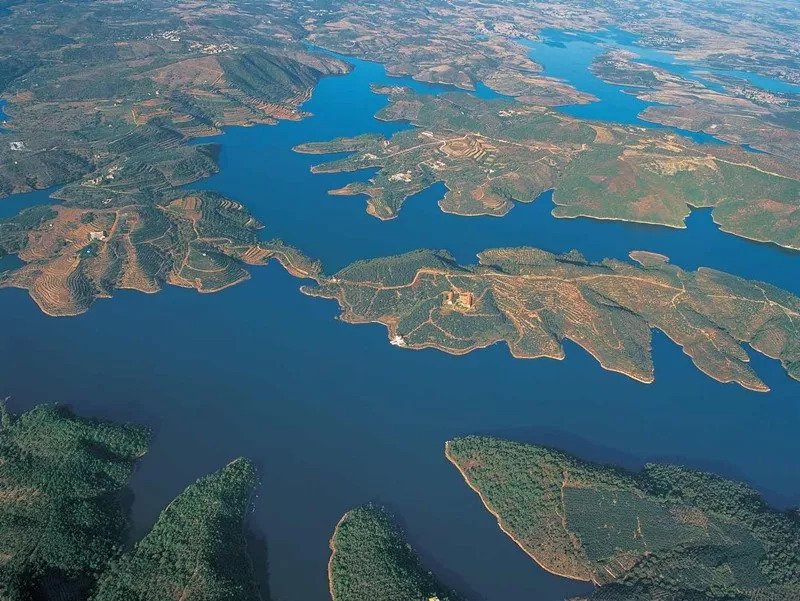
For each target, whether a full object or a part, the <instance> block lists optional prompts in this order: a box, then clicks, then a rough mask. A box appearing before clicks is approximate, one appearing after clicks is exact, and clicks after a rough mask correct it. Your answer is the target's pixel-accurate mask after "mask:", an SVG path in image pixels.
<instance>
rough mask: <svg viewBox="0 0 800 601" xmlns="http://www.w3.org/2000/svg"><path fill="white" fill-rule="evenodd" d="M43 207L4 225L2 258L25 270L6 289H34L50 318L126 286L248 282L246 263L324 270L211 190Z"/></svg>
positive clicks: (212, 288) (0, 282)
mask: <svg viewBox="0 0 800 601" xmlns="http://www.w3.org/2000/svg"><path fill="white" fill-rule="evenodd" d="M126 199H127V200H128V201H129V203H125V202H124V200H125V199H118V202H117V203H109V204H108V205H107V206H102V205H101V207H102V208H97V209H96V208H92V207H85V206H82V205H81V204H78V203H72V202H71V203H64V204H61V205H54V206H46V207H35V208H32V209H28V210H26V211H23V212H22V213H20V214H19V215H17V216H16V217H13V218H10V219H6V220H3V221H0V256H1V255H4V254H15V255H17V256H18V257H19V258H20V259H22V260H23V261H24V262H25V264H24V265H23V266H22V267H19V268H18V269H15V270H12V271H9V272H5V273H3V274H0V287H8V286H11V287H17V288H24V289H27V290H28V292H29V293H30V295H31V297H32V298H33V300H34V301H36V303H37V304H38V305H39V307H40V308H41V309H42V311H44V312H45V313H47V314H49V315H76V314H79V313H83V312H84V311H86V310H88V309H89V307H90V306H91V305H92V303H93V302H94V301H95V300H96V299H97V298H106V297H110V296H111V295H112V294H113V292H114V290H116V289H118V288H125V289H132V290H139V291H141V292H157V291H158V290H159V289H161V287H162V286H163V285H164V284H171V285H174V286H182V287H185V288H195V289H196V290H198V291H200V292H216V291H218V290H221V289H223V288H226V287H228V286H232V285H234V284H236V283H238V282H241V281H242V280H245V279H247V278H248V277H249V274H248V271H247V270H246V269H245V265H263V264H265V263H267V262H268V261H270V260H271V259H273V258H274V259H277V260H278V261H280V262H281V263H282V264H283V265H284V266H285V267H286V268H287V269H288V270H289V271H291V272H292V273H293V274H294V275H297V276H299V277H308V276H311V275H314V274H315V273H316V272H317V271H318V270H319V265H318V264H316V263H314V262H313V261H310V260H308V259H307V258H305V257H304V256H303V255H302V254H301V253H299V252H298V251H296V250H294V249H292V248H290V247H287V246H285V245H284V244H282V243H281V242H279V241H273V242H262V241H260V240H259V239H258V235H257V231H258V229H260V228H261V227H262V226H261V224H260V223H259V222H258V221H257V220H255V219H254V218H253V217H252V216H251V215H250V213H249V212H248V211H247V209H245V208H244V207H243V206H242V205H240V204H238V203H235V202H233V201H230V200H228V199H226V198H224V197H222V196H219V195H218V194H215V193H211V192H192V193H188V192H177V191H175V192H173V193H171V194H169V193H164V194H163V195H162V196H160V197H159V199H158V200H156V201H154V202H151V203H147V202H143V201H142V202H136V199H135V197H126Z"/></svg>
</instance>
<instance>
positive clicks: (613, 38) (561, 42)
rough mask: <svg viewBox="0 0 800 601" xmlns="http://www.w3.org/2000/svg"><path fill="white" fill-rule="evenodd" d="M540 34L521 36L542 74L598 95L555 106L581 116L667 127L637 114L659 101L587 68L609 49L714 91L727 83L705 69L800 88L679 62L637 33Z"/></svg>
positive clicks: (705, 138)
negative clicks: (648, 44) (646, 44)
mask: <svg viewBox="0 0 800 601" xmlns="http://www.w3.org/2000/svg"><path fill="white" fill-rule="evenodd" d="M540 37H541V39H540V40H520V42H521V43H522V44H524V45H525V46H527V47H529V48H530V49H531V52H530V57H531V58H532V59H533V60H535V61H536V62H538V63H539V64H541V65H542V66H543V67H544V71H543V75H547V76H550V77H555V78H558V79H563V80H565V81H568V82H569V83H571V84H572V85H573V86H575V87H576V88H577V89H578V90H580V91H582V92H588V93H590V94H593V95H594V96H596V97H597V98H598V99H599V100H600V101H599V102H592V103H589V104H575V105H568V106H563V107H557V110H560V111H562V112H564V113H566V114H568V115H572V116H573V117H579V118H582V119H596V120H602V121H616V122H618V123H627V124H630V125H637V126H640V127H648V128H665V126H662V125H660V124H658V123H652V122H649V121H645V120H643V119H640V118H639V115H640V114H641V113H642V111H644V110H645V109H646V108H648V107H650V106H658V104H657V103H653V102H648V101H645V100H642V99H640V98H638V97H636V96H634V95H633V94H631V93H630V91H631V88H630V87H628V86H620V85H615V84H611V83H607V82H605V81H603V80H602V79H600V78H599V77H597V76H596V75H595V74H594V73H592V72H591V71H590V70H589V66H590V65H591V64H592V62H593V61H594V59H595V58H597V57H598V56H600V55H601V54H603V53H604V52H607V51H608V50H610V49H620V50H628V51H630V52H634V53H635V54H637V55H638V56H639V57H640V58H638V59H635V60H636V61H637V62H641V63H645V64H648V65H652V66H654V67H660V68H662V69H665V70H666V71H669V72H671V73H673V74H675V75H679V76H681V77H683V78H685V79H688V80H691V81H696V82H698V83H701V84H703V85H705V86H706V87H708V88H710V89H712V90H715V91H722V88H723V86H722V85H721V84H719V83H717V82H714V81H710V80H708V79H707V78H705V77H703V73H713V74H716V75H722V76H727V77H736V78H739V79H746V80H747V81H748V82H750V83H751V84H753V85H756V86H759V87H761V88H764V89H765V90H769V91H772V92H795V93H796V92H800V86H797V85H794V84H791V83H788V82H784V81H780V80H776V79H771V78H768V77H764V76H759V75H756V74H754V73H747V72H745V71H732V70H724V69H714V68H711V67H708V66H704V65H700V64H691V63H685V62H679V61H676V60H675V58H674V57H673V56H672V55H671V54H668V53H666V52H663V51H660V50H656V49H654V48H647V47H644V46H639V45H637V44H636V39H637V38H636V36H635V35H633V34H630V33H628V32H625V31H621V30H618V29H611V30H604V31H600V32H595V33H586V32H569V31H561V30H556V29H543V30H542V31H541V32H540ZM666 129H670V130H672V131H674V132H676V133H679V134H681V135H683V136H686V137H688V138H691V139H692V140H694V141H695V142H698V143H701V144H703V143H707V144H724V143H725V142H723V141H721V140H719V139H718V138H716V137H714V136H712V135H710V134H707V133H704V132H695V131H690V130H685V129H680V128H675V127H667V128H666ZM743 148H745V149H746V150H752V149H751V148H750V147H749V146H747V145H744V146H743Z"/></svg>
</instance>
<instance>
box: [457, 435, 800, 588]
mask: <svg viewBox="0 0 800 601" xmlns="http://www.w3.org/2000/svg"><path fill="white" fill-rule="evenodd" d="M446 453H447V457H448V459H450V461H451V462H452V463H453V464H454V465H455V466H456V467H457V468H458V469H459V471H460V472H461V473H462V475H463V476H464V478H465V479H466V481H467V482H468V483H469V485H470V486H471V487H472V488H474V489H475V490H476V492H478V493H479V494H480V495H481V498H482V500H483V502H484V504H485V505H486V507H487V508H488V509H489V510H490V511H491V512H492V513H494V514H495V515H496V517H497V518H498V521H499V523H500V525H501V526H502V527H503V529H504V530H505V531H506V532H507V533H508V534H509V536H511V537H513V539H514V540H515V542H516V543H517V544H518V545H519V546H520V547H521V548H522V549H523V550H525V551H526V552H527V553H528V554H529V555H531V556H532V557H533V558H534V559H535V560H536V561H537V563H539V564H541V565H542V566H543V567H545V568H546V569H548V570H551V571H554V572H556V573H559V574H562V575H564V576H567V577H571V578H576V579H581V580H590V581H592V582H594V583H595V584H596V585H598V586H597V588H596V589H595V592H594V593H593V594H592V595H591V599H593V600H603V601H645V600H648V599H662V600H664V601H687V600H692V601H693V600H700V599H709V598H713V599H720V600H725V601H739V600H745V599H753V600H756V599H789V598H794V597H795V596H797V595H798V594H800V586H798V582H800V521H798V519H797V514H796V513H791V512H780V511H777V510H774V509H772V508H770V507H768V506H767V505H766V504H765V503H764V502H763V500H762V499H761V497H760V496H759V495H758V493H756V491H754V490H753V489H751V488H749V487H748V486H746V485H744V484H742V483H739V482H735V481H732V480H727V479H725V478H722V477H719V476H716V475H713V474H708V473H704V472H697V471H694V470H690V469H687V468H684V467H680V466H674V465H661V464H648V465H646V466H645V467H644V468H643V470H642V471H641V472H638V473H632V472H627V471H623V470H619V469H616V468H613V467H607V466H601V465H595V464H592V463H587V462H584V461H581V460H579V459H577V458H575V457H571V456H569V455H566V454H564V453H561V452H559V451H555V450H552V449H548V448H545V447H539V446H533V445H526V444H519V443H514V442H509V441H505V440H500V439H496V438H489V437H479V436H469V437H466V438H459V439H456V440H453V441H451V442H448V443H447V447H446Z"/></svg>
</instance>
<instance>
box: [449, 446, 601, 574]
mask: <svg viewBox="0 0 800 601" xmlns="http://www.w3.org/2000/svg"><path fill="white" fill-rule="evenodd" d="M451 443H452V441H451V440H448V441H446V442H445V443H444V456H445V457H446V458H447V460H448V461H449V462H450V463H452V464H453V465H454V466H455V468H456V469H457V470H458V473H459V474H461V477H462V478H463V479H464V482H465V483H466V484H467V486H469V487H470V488H471V489H472V490H473V491H474V492H475V494H477V495H478V498H479V499H480V500H481V503H483V506H484V508H485V509H486V511H488V512H489V513H491V514H492V515H493V516H494V517H495V519H496V520H497V526H498V527H499V528H500V530H502V531H503V533H504V534H505V535H506V536H508V537H509V538H510V539H511V540H512V541H514V543H515V544H516V545H517V546H518V547H519V548H520V549H522V551H523V552H524V553H525V554H526V555H527V556H528V557H530V558H531V559H533V561H534V562H535V563H536V565H538V566H539V567H540V568H542V569H543V570H544V571H545V572H548V573H550V574H553V575H554V576H559V577H561V578H568V579H570V580H577V581H579V582H591V583H592V584H594V585H595V586H596V585H597V583H596V582H595V581H594V580H593V579H592V578H580V577H577V576H573V575H570V574H563V573H561V572H557V571H556V570H554V569H551V568H549V567H547V566H546V565H544V564H543V563H542V562H541V561H539V559H538V558H537V557H536V556H535V555H534V554H533V553H531V552H530V551H529V550H528V549H526V548H525V546H524V545H523V544H522V542H520V540H519V539H518V538H516V537H515V536H514V535H513V534H512V533H511V532H510V531H509V530H508V529H507V528H506V527H505V525H504V524H503V520H502V519H501V517H500V515H499V514H498V513H497V512H496V511H495V510H494V508H493V507H492V506H491V505H490V504H489V501H488V500H487V499H486V497H484V496H483V493H482V492H481V491H480V490H478V489H477V488H476V487H475V486H474V485H473V484H472V482H470V480H469V477H468V476H467V474H466V473H465V472H464V470H463V469H461V466H460V465H458V463H456V461H455V459H454V458H453V456H452V455H451V454H450V444H451Z"/></svg>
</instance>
